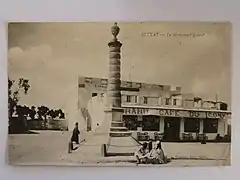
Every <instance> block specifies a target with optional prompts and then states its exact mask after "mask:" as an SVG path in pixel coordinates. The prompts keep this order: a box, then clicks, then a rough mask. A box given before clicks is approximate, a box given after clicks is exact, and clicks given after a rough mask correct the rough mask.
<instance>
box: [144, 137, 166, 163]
mask: <svg viewBox="0 0 240 180" xmlns="http://www.w3.org/2000/svg"><path fill="white" fill-rule="evenodd" d="M148 160H149V162H151V163H152V164H164V163H166V162H167V157H166V156H165V154H164V151H163V149H162V145H161V141H157V142H156V144H155V147H154V148H153V149H152V151H151V152H150V153H149V156H148Z"/></svg>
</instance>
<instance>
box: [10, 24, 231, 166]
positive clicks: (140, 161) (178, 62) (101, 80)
mask: <svg viewBox="0 0 240 180" xmlns="http://www.w3.org/2000/svg"><path fill="white" fill-rule="evenodd" d="M231 29H232V26H231V23H229V22H214V23H212V22H131V23H130V22H128V23H124V22H108V23H107V22H96V23H80V22H78V23H77V22H76V23H60V22H58V23H50V22H48V23H43V22H42V23H40V22H39V23H35V22H21V23H20V22H18V23H14V22H12V23H9V24H8V91H9V94H8V109H9V123H8V131H9V135H8V147H9V149H8V161H9V164H11V165H59V166H66V165H67V166H157V167H165V166H170V167H171V166H175V167H176V166H229V165H231V163H230V158H231V154H230V153H231V149H230V148H231Z"/></svg>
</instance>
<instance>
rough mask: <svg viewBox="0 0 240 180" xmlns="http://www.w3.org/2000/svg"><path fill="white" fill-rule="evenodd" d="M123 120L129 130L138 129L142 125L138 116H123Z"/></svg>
mask: <svg viewBox="0 0 240 180" xmlns="http://www.w3.org/2000/svg"><path fill="white" fill-rule="evenodd" d="M123 121H124V122H125V126H126V128H128V130H135V131H136V130H137V127H141V123H142V122H141V121H138V118H137V116H126V115H124V116H123Z"/></svg>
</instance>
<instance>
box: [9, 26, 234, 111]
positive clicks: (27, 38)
mask: <svg viewBox="0 0 240 180" xmlns="http://www.w3.org/2000/svg"><path fill="white" fill-rule="evenodd" d="M112 25H113V23H33V22H32V23H10V24H9V25H8V74H9V77H10V78H11V79H14V80H17V79H19V78H20V77H23V78H26V79H29V81H30V85H31V88H30V90H29V92H28V94H27V95H21V100H20V103H22V104H26V105H46V106H49V107H52V108H63V109H71V108H72V107H73V106H74V105H76V102H77V87H78V84H77V80H78V75H81V76H92V77H102V78H106V77H107V76H108V62H109V55H108V53H109V52H108V50H109V49H108V45H107V44H108V42H109V41H110V40H111V39H112V35H111V32H110V28H111V26H112ZM118 25H119V27H120V33H119V36H118V39H119V41H121V43H122V44H123V46H122V49H121V50H122V52H121V56H122V58H121V63H122V67H121V72H122V80H131V81H140V82H147V83H156V84H165V85H172V86H181V87H182V90H183V92H184V93H194V94H196V95H197V96H202V97H203V98H205V99H208V100H215V97H216V94H217V96H218V100H221V101H225V102H227V103H230V102H231V53H230V52H231V25H230V24H228V23H176V22H175V23H174V22H171V23H168V22H163V23H153V22H151V23H147V22H144V23H140V22H138V23H121V22H120V23H118ZM149 32H150V33H155V36H149V35H146V34H145V35H144V33H149ZM156 32H157V33H158V35H156ZM167 33H168V34H172V36H170V37H168V36H166V34H167ZM174 33H178V34H179V35H177V36H173V34H174ZM190 33H196V34H197V33H200V34H201V35H200V36H198V37H193V36H192V35H190V36H184V37H181V36H180V34H188V35H189V34H190Z"/></svg>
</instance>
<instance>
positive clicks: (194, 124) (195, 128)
mask: <svg viewBox="0 0 240 180" xmlns="http://www.w3.org/2000/svg"><path fill="white" fill-rule="evenodd" d="M199 127H200V120H199V119H196V118H192V119H190V118H186V119H185V122H184V132H192V133H196V132H199Z"/></svg>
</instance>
